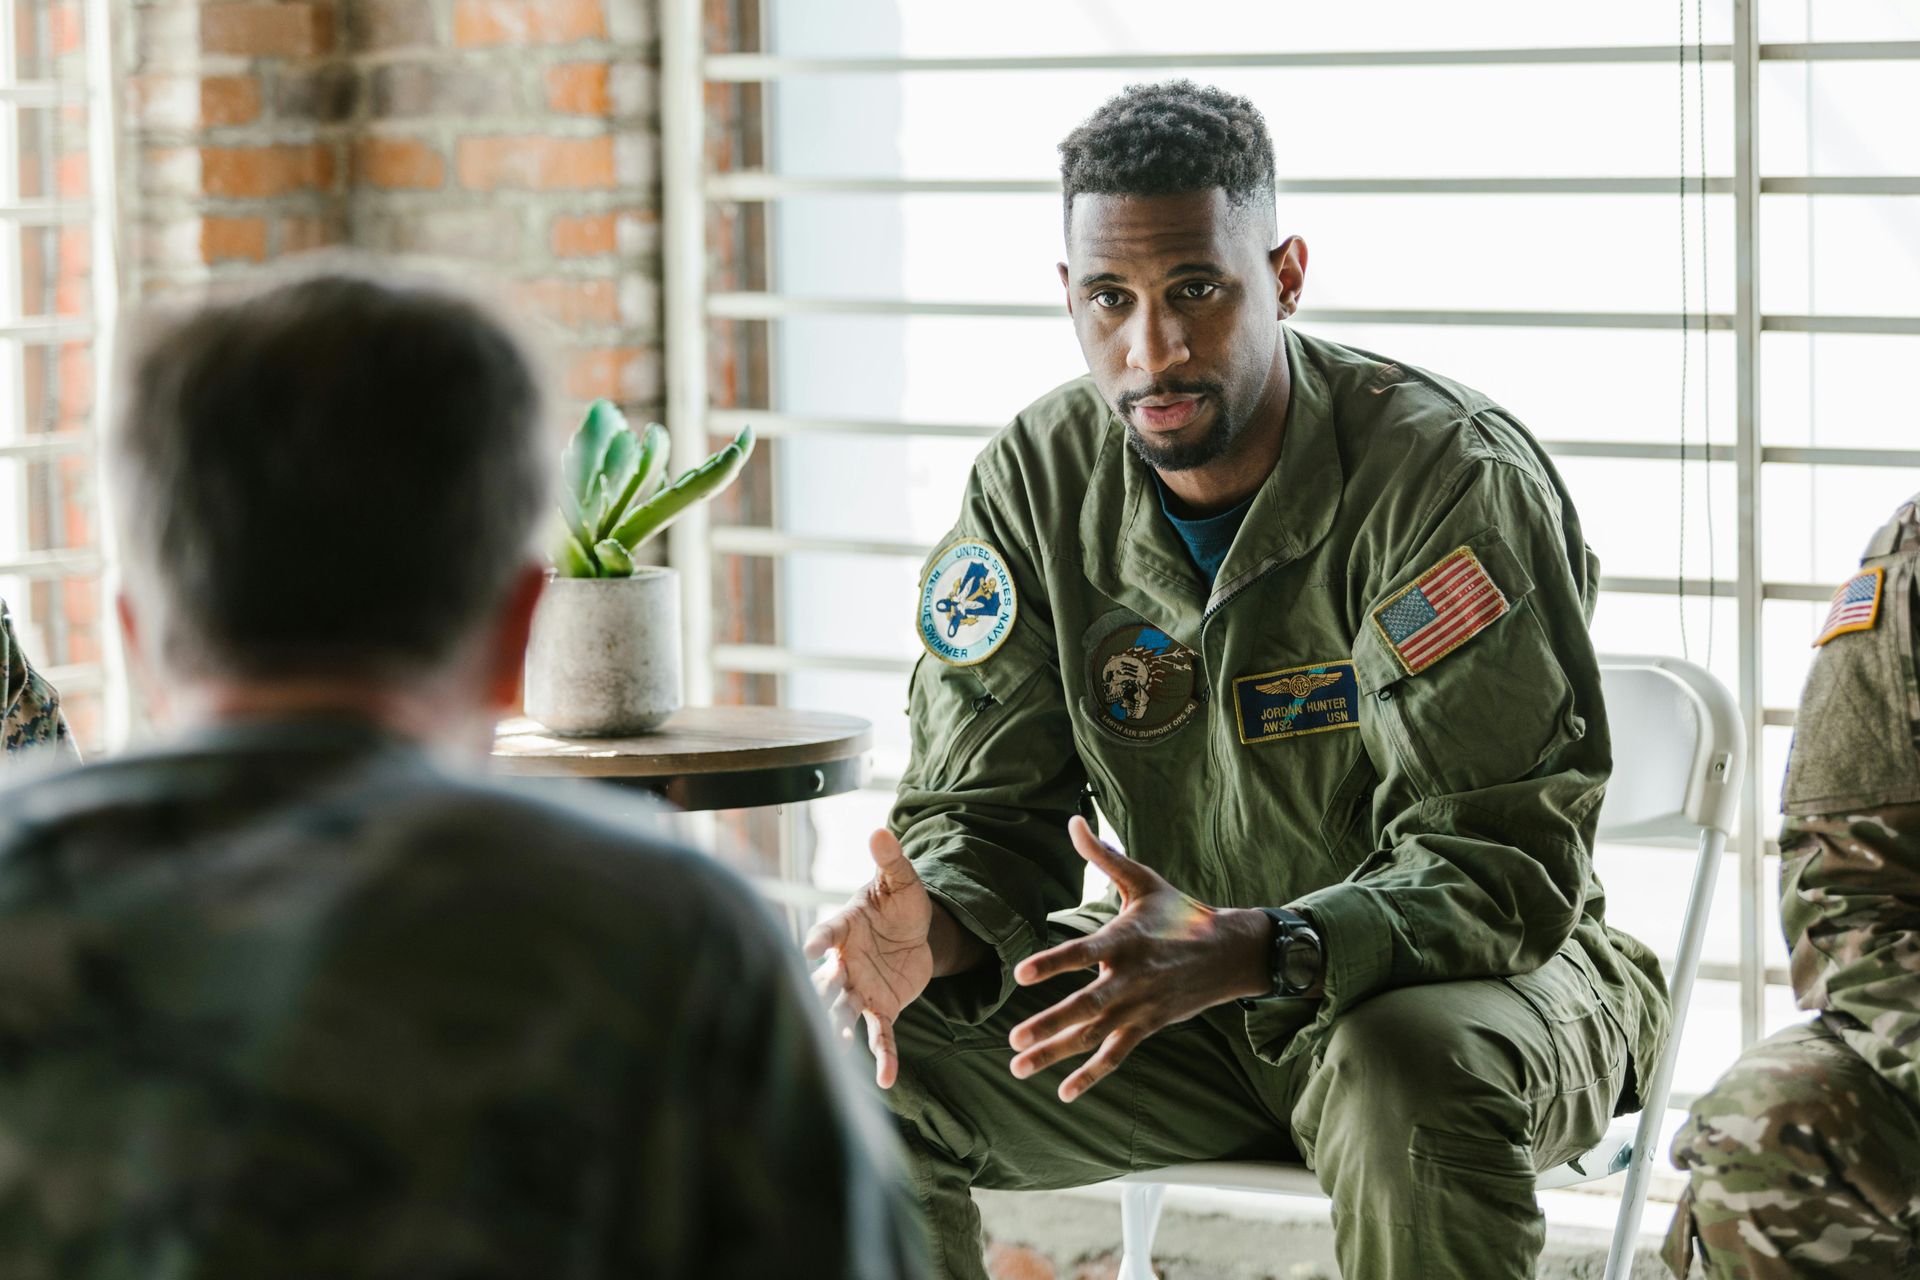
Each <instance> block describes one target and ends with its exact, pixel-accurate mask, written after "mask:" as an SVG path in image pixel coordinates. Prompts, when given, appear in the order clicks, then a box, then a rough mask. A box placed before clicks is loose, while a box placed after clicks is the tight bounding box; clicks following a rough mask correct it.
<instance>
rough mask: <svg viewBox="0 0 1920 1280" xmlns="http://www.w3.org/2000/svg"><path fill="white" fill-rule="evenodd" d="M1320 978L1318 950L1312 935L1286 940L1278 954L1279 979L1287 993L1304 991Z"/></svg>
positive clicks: (1296, 935) (1296, 936)
mask: <svg viewBox="0 0 1920 1280" xmlns="http://www.w3.org/2000/svg"><path fill="white" fill-rule="evenodd" d="M1319 976H1320V948H1319V947H1317V946H1315V945H1314V943H1313V940H1312V935H1311V934H1309V935H1307V936H1306V937H1301V936H1300V935H1298V934H1295V935H1293V936H1292V937H1290V938H1288V939H1287V941H1286V944H1285V946H1284V947H1283V948H1282V949H1281V952H1280V979H1281V982H1282V984H1283V985H1284V986H1285V988H1286V990H1288V991H1305V990H1307V989H1308V988H1310V987H1312V986H1313V984H1314V982H1315V981H1316V980H1317V979H1318V978H1319Z"/></svg>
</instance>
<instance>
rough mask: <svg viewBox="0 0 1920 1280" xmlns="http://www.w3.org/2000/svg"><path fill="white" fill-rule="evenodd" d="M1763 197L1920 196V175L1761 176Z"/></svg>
mask: <svg viewBox="0 0 1920 1280" xmlns="http://www.w3.org/2000/svg"><path fill="white" fill-rule="evenodd" d="M1760 194H1761V195H1763V196H1920V178H1903V177H1891V176H1889V177H1883V178H1865V177H1863V178H1839V177H1828V176H1821V177H1816V178H1762V179H1760Z"/></svg>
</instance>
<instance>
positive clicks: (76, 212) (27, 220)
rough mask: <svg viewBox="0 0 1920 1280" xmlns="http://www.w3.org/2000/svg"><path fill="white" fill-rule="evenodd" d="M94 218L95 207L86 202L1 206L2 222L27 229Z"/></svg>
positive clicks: (38, 201)
mask: <svg viewBox="0 0 1920 1280" xmlns="http://www.w3.org/2000/svg"><path fill="white" fill-rule="evenodd" d="M92 216H93V206H92V205H90V204H88V203H87V202H86V201H84V200H19V201H16V202H14V203H12V204H0V222H15V223H19V224H20V225H21V226H25V227H50V226H56V225H58V224H61V223H66V222H85V221H86V220H87V219H88V218H90V217H92Z"/></svg>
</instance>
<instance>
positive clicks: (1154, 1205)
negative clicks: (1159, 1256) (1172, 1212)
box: [1114, 1182, 1167, 1280]
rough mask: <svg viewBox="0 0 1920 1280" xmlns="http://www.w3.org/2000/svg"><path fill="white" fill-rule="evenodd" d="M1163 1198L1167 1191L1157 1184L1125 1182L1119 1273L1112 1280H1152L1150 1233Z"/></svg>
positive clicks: (1157, 1221) (1156, 1222)
mask: <svg viewBox="0 0 1920 1280" xmlns="http://www.w3.org/2000/svg"><path fill="white" fill-rule="evenodd" d="M1166 1198H1167V1188H1166V1187H1165V1185H1163V1184H1161V1183H1158V1182H1129V1183H1127V1184H1126V1185H1125V1186H1124V1187H1122V1188H1121V1189H1120V1270H1119V1272H1118V1273H1117V1274H1116V1275H1115V1276H1114V1280H1154V1274H1153V1256H1152V1255H1153V1233H1154V1232H1155V1231H1156V1230H1158V1229H1159V1227H1160V1205H1161V1202H1162V1201H1164V1200H1165V1199H1166Z"/></svg>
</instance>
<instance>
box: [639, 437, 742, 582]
mask: <svg viewBox="0 0 1920 1280" xmlns="http://www.w3.org/2000/svg"><path fill="white" fill-rule="evenodd" d="M752 454H753V428H752V427H750V426H747V427H742V428H740V434H739V435H737V436H735V437H734V438H733V439H732V440H731V441H730V442H728V443H727V444H725V445H723V446H721V447H720V448H719V449H717V450H716V451H715V452H714V454H713V456H712V457H710V458H708V459H707V460H706V461H705V462H703V463H701V464H700V465H699V466H697V467H694V468H693V469H692V470H690V471H687V472H685V473H684V474H682V475H681V476H680V478H679V479H677V480H675V481H674V482H673V483H672V484H670V485H668V486H667V487H666V488H664V489H662V490H660V492H659V493H657V494H655V495H654V496H653V497H652V498H649V499H648V500H647V501H646V502H644V503H642V504H641V505H640V506H638V507H636V508H635V509H634V511H633V512H632V514H630V515H629V516H627V518H626V519H624V520H622V521H621V522H620V524H619V525H618V526H617V527H615V529H614V531H613V533H612V535H611V537H612V539H613V540H614V541H616V542H618V543H619V544H620V545H621V546H623V547H625V548H626V549H627V550H629V551H632V550H635V549H637V548H638V547H639V546H640V544H641V543H643V542H645V541H646V540H647V539H648V538H651V537H652V536H653V535H654V534H656V533H659V532H660V531H661V530H662V529H664V528H666V527H667V526H668V525H670V524H672V523H673V522H674V521H675V520H677V519H679V518H680V516H681V515H683V514H684V513H685V512H686V510H687V509H688V508H689V507H691V506H693V504H694V503H696V502H702V501H704V500H706V499H708V498H711V497H713V496H714V495H715V494H717V493H719V492H720V491H721V490H722V489H724V488H726V487H727V486H728V485H730V484H732V483H733V479H734V477H735V476H737V475H739V474H740V471H741V468H743V467H745V466H746V465H747V459H748V458H749V457H751V456H752Z"/></svg>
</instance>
